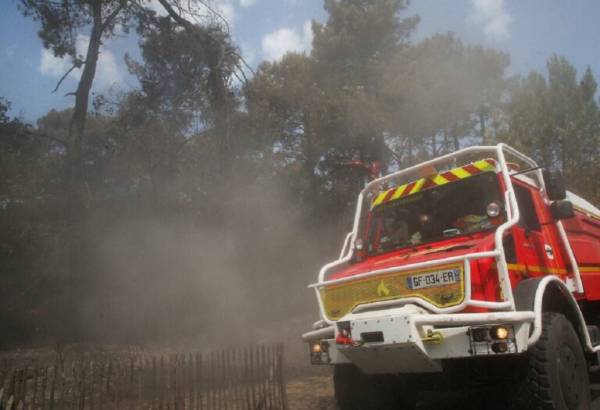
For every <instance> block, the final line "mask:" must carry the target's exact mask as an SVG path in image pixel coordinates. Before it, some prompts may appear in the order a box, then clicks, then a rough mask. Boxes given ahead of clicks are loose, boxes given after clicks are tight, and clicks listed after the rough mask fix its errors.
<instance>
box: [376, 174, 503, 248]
mask: <svg viewBox="0 0 600 410" xmlns="http://www.w3.org/2000/svg"><path fill="white" fill-rule="evenodd" d="M503 209H504V206H503V203H502V200H501V193H500V189H499V185H498V180H497V177H496V174H494V173H493V172H486V173H483V174H480V175H477V176H473V177H471V178H466V179H464V180H461V181H458V182H453V183H450V184H446V185H442V186H439V187H436V188H434V189H429V190H425V191H421V192H419V193H416V194H413V195H409V196H407V197H404V198H402V199H398V200H395V201H391V202H388V203H385V204H383V205H379V206H376V207H375V208H374V209H373V211H372V213H371V215H370V217H369V218H368V219H367V222H366V224H367V226H366V228H368V229H367V232H366V240H367V251H368V253H369V254H371V255H373V254H380V253H384V252H388V251H391V250H396V249H400V248H404V247H408V246H415V245H421V244H424V243H428V242H433V241H436V240H440V239H443V238H450V237H454V236H459V235H465V234H472V233H476V232H481V231H487V230H492V229H495V228H496V227H497V226H499V225H500V224H502V222H503V221H504V211H503Z"/></svg>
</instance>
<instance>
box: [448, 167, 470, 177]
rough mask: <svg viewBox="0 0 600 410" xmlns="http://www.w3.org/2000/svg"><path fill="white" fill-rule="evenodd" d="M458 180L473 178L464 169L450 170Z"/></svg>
mask: <svg viewBox="0 0 600 410" xmlns="http://www.w3.org/2000/svg"><path fill="white" fill-rule="evenodd" d="M450 172H452V173H453V174H454V175H455V176H456V177H457V178H460V179H464V178H468V177H470V176H471V173H470V172H469V171H467V170H466V169H463V168H454V169H452V170H450Z"/></svg>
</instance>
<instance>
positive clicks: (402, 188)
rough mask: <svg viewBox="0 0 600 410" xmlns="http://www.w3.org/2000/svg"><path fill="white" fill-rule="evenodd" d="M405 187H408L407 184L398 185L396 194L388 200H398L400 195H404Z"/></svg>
mask: <svg viewBox="0 0 600 410" xmlns="http://www.w3.org/2000/svg"><path fill="white" fill-rule="evenodd" d="M407 186H408V184H404V185H400V186H399V187H398V189H397V190H396V193H395V194H394V195H393V196H392V197H391V198H390V201H393V200H394V199H398V198H400V197H401V196H402V194H404V191H406V187H407Z"/></svg>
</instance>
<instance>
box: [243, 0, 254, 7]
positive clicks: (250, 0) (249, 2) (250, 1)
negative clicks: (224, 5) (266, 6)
mask: <svg viewBox="0 0 600 410" xmlns="http://www.w3.org/2000/svg"><path fill="white" fill-rule="evenodd" d="M255 3H256V0H240V6H242V7H250V6H254V4H255Z"/></svg>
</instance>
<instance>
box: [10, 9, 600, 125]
mask: <svg viewBox="0 0 600 410" xmlns="http://www.w3.org/2000/svg"><path fill="white" fill-rule="evenodd" d="M152 1H154V2H155V1H156V0H152ZM212 3H213V4H214V6H215V8H218V9H219V10H220V11H221V13H222V14H223V15H225V16H226V17H227V18H228V20H229V21H230V23H231V31H232V34H233V37H234V40H235V42H236V43H237V44H238V46H239V47H240V48H241V49H242V52H243V54H244V56H245V57H246V59H247V60H248V61H249V62H250V63H251V64H252V65H257V64H258V63H260V61H262V60H264V59H271V60H272V59H277V58H280V57H281V55H282V54H283V53H285V52H286V51H288V50H294V51H308V50H310V47H311V32H310V29H309V27H310V23H309V22H310V21H311V20H313V19H315V20H318V21H324V20H325V19H326V14H325V12H324V10H323V6H322V5H323V2H322V0H212ZM17 4H18V3H17V1H16V0H0V96H3V97H5V98H7V99H8V100H9V101H11V102H12V111H11V114H12V115H18V116H21V117H22V118H23V119H25V120H27V121H30V122H33V121H35V119H37V118H38V117H40V116H42V115H43V114H44V113H46V112H47V111H48V110H50V109H51V108H55V109H62V108H66V107H69V106H70V105H71V104H72V102H73V101H72V97H64V94H65V93H67V92H69V91H72V90H73V89H74V88H75V84H76V80H77V73H74V74H73V75H71V76H70V78H69V79H68V80H67V81H65V83H64V84H63V86H62V87H61V89H60V90H59V92H57V93H55V94H52V90H53V89H54V87H55V85H56V82H57V81H58V79H59V78H60V77H61V75H62V73H63V72H64V70H66V69H67V68H68V63H67V62H66V61H60V60H57V59H56V58H54V57H53V56H52V55H51V54H50V53H49V52H47V51H44V50H43V49H42V45H41V41H40V40H39V39H38V38H37V34H36V33H37V31H38V29H39V26H38V23H36V22H34V21H32V20H31V19H29V18H24V17H23V16H22V15H21V14H20V13H19V11H18V9H17ZM406 14H407V15H410V14H419V15H420V16H421V19H422V20H421V24H420V25H419V28H418V30H417V32H416V33H415V36H414V37H413V41H419V40H420V39H423V38H425V37H428V36H430V35H432V34H435V33H446V32H448V31H453V32H455V33H456V34H457V35H458V36H460V37H461V38H462V39H463V40H464V41H465V42H469V43H480V44H484V45H486V46H490V47H495V48H498V49H501V50H504V51H506V52H508V53H510V55H511V59H512V64H511V67H510V74H514V73H526V72H528V71H530V70H539V71H543V70H544V67H545V62H546V60H547V59H548V57H549V56H550V55H552V54H553V53H557V54H561V55H564V56H566V57H567V58H568V59H569V60H570V61H571V62H572V63H573V64H574V65H575V66H576V67H577V69H578V72H579V73H581V72H582V71H583V70H584V69H585V68H586V67H587V65H590V66H591V67H592V70H593V71H594V73H595V74H597V75H598V76H600V24H598V22H599V21H600V1H598V0H570V1H567V0H413V1H412V4H411V6H410V8H409V9H408V10H407V12H406ZM79 40H80V44H81V45H82V46H83V45H84V44H85V41H86V36H85V33H82V35H81V36H80V38H79ZM126 52H128V53H129V54H131V55H133V56H134V57H135V56H138V55H139V53H138V50H137V39H136V38H135V36H134V35H129V36H125V35H121V36H119V37H117V38H114V39H112V40H111V41H110V42H109V43H107V44H106V45H105V47H104V49H103V50H102V56H101V61H100V67H99V71H98V74H97V78H96V82H95V87H94V89H95V91H96V92H107V91H108V90H111V89H112V90H113V91H116V90H127V89H132V88H135V87H136V81H135V80H134V79H133V78H132V77H131V76H130V75H129V74H128V73H127V69H126V67H125V64H124V63H123V56H124V54H125V53H126Z"/></svg>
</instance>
